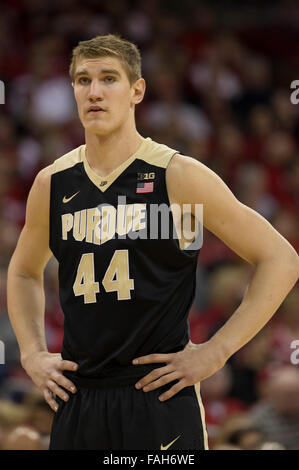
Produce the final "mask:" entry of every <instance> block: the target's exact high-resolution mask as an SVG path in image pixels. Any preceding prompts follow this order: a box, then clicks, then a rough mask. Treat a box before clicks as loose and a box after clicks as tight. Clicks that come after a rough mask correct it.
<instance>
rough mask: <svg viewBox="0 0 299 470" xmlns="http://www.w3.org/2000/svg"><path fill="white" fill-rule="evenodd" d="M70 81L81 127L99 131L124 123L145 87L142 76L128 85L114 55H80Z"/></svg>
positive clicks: (102, 133)
mask: <svg viewBox="0 0 299 470" xmlns="http://www.w3.org/2000/svg"><path fill="white" fill-rule="evenodd" d="M72 85H73V87H74V92H75V98H76V101H77V106H78V113H79V117H80V120H81V122H82V125H83V127H84V128H85V130H86V131H88V132H92V133H95V134H98V135H107V134H110V133H112V132H114V131H115V130H117V129H118V128H119V127H121V126H122V125H124V124H125V123H127V122H128V119H129V118H130V117H131V116H134V106H135V104H137V103H139V102H140V101H141V100H142V98H143V95H144V91H145V84H144V80H143V78H140V79H139V80H137V81H136V82H135V83H134V84H133V85H131V84H130V82H129V79H128V76H127V74H126V72H125V69H124V67H123V65H122V64H121V62H120V61H119V60H118V59H116V58H114V57H98V58H93V59H88V58H82V59H81V60H79V61H78V64H77V66H76V71H75V77H74V82H73V84H72Z"/></svg>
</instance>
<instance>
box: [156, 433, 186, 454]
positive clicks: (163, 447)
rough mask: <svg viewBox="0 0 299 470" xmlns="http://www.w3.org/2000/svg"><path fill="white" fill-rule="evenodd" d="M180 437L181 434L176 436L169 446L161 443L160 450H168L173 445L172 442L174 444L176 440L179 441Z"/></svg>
mask: <svg viewBox="0 0 299 470" xmlns="http://www.w3.org/2000/svg"><path fill="white" fill-rule="evenodd" d="M179 437H181V436H180V435H179V436H178V437H176V438H175V439H174V440H173V441H172V442H171V443H170V444H168V445H167V446H163V444H161V448H160V450H167V449H169V447H170V446H172V444H174V443H175V441H177V440H178V438H179Z"/></svg>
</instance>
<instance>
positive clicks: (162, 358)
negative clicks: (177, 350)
mask: <svg viewBox="0 0 299 470" xmlns="http://www.w3.org/2000/svg"><path fill="white" fill-rule="evenodd" d="M173 357H174V354H149V355H148V356H142V357H137V358H135V359H133V361H132V362H133V364H134V365H136V364H138V365H139V364H151V363H153V362H161V363H163V362H169V361H171V360H172V358H173Z"/></svg>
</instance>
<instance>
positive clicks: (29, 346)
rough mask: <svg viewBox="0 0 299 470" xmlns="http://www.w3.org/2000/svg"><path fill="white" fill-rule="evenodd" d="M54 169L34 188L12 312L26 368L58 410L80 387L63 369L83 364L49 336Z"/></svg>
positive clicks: (13, 280) (15, 267) (11, 275)
mask: <svg viewBox="0 0 299 470" xmlns="http://www.w3.org/2000/svg"><path fill="white" fill-rule="evenodd" d="M51 173H52V165H50V166H48V167H46V168H44V169H43V170H41V171H40V172H39V173H38V175H37V177H36V178H35V181H34V183H33V185H32V188H31V190H30V193H29V196H28V200H27V207H26V220H25V225H24V228H23V230H22V232H21V235H20V237H19V240H18V244H17V247H16V249H15V251H14V254H13V256H12V258H11V261H10V264H9V268H8V279H7V282H8V285H7V305H8V314H9V318H10V321H11V324H12V327H13V329H14V332H15V334H16V337H17V340H18V344H19V348H20V357H21V363H22V366H23V368H24V369H25V370H26V372H27V374H28V375H29V376H30V377H31V378H32V380H33V382H34V383H35V385H36V386H37V387H38V388H39V389H40V390H41V391H42V393H43V395H44V397H45V399H46V401H47V402H48V404H49V405H50V406H51V408H52V409H53V410H55V411H56V410H57V402H56V401H55V399H54V395H58V396H59V397H60V398H62V399H63V400H67V399H68V394H67V393H66V392H65V390H63V389H62V388H61V387H64V388H66V389H67V390H70V391H71V392H74V391H75V390H72V387H74V384H73V383H72V382H71V381H70V380H68V379H67V378H66V377H64V375H63V370H66V369H67V370H75V369H76V368H77V365H76V364H75V363H74V362H71V361H64V360H62V359H61V355H60V354H51V353H49V352H48V349H47V344H46V338H45V321H44V314H45V293H44V286H43V285H44V269H45V267H46V264H47V263H48V261H49V259H50V258H51V256H52V252H51V250H50V248H49V207H50V182H51Z"/></svg>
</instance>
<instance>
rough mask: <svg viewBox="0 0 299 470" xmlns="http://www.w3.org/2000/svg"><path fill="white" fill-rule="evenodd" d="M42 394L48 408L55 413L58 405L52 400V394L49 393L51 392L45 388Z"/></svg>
mask: <svg viewBox="0 0 299 470" xmlns="http://www.w3.org/2000/svg"><path fill="white" fill-rule="evenodd" d="M43 393H44V397H45V400H46V402H47V403H48V405H49V406H50V408H52V410H53V411H55V412H56V411H57V410H58V403H57V402H56V401H55V400H54V397H53V393H52V392H51V390H49V389H48V388H45V389H44V392H43Z"/></svg>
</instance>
